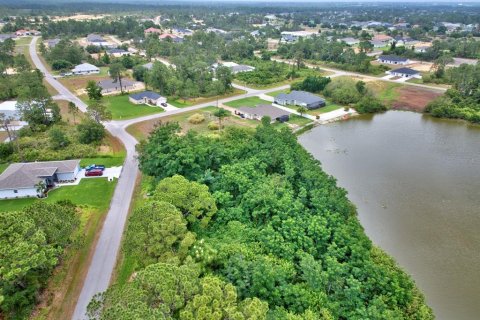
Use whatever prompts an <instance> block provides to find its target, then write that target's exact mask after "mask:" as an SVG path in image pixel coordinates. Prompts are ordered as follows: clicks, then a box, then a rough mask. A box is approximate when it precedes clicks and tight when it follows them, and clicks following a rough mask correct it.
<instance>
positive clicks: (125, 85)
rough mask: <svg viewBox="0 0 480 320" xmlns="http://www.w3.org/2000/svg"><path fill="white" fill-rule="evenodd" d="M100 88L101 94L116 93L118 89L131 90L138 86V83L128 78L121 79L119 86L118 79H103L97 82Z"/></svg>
mask: <svg viewBox="0 0 480 320" xmlns="http://www.w3.org/2000/svg"><path fill="white" fill-rule="evenodd" d="M97 84H98V85H99V86H100V87H101V88H102V94H109V93H118V92H120V91H122V90H123V91H127V92H129V91H132V90H135V89H137V88H138V84H137V83H136V82H135V81H132V80H129V79H125V78H124V79H122V86H121V87H120V81H115V80H113V79H105V80H101V81H99V82H97Z"/></svg>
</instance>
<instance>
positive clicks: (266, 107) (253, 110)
mask: <svg viewBox="0 0 480 320" xmlns="http://www.w3.org/2000/svg"><path fill="white" fill-rule="evenodd" d="M237 110H238V111H240V112H242V113H247V114H255V115H257V116H259V117H265V116H267V117H270V118H271V119H276V118H278V117H281V116H284V115H289V114H290V112H288V111H285V110H282V109H280V108H276V107H274V106H272V105H270V104H259V105H257V106H256V107H240V108H237Z"/></svg>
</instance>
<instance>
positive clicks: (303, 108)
mask: <svg viewBox="0 0 480 320" xmlns="http://www.w3.org/2000/svg"><path fill="white" fill-rule="evenodd" d="M307 111H308V109H307V108H305V107H303V106H300V107H298V108H297V112H298V113H300V116H301V117H303V115H304V114H305V113H306V112H307Z"/></svg>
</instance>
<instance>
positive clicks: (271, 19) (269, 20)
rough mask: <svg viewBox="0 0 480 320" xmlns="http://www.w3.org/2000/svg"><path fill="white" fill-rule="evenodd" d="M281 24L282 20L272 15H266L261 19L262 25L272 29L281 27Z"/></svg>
mask: <svg viewBox="0 0 480 320" xmlns="http://www.w3.org/2000/svg"><path fill="white" fill-rule="evenodd" d="M283 22H284V20H283V19H282V18H279V17H277V16H276V15H274V14H267V15H266V16H264V17H263V23H264V24H268V25H271V26H274V27H276V26H281V25H282V24H283Z"/></svg>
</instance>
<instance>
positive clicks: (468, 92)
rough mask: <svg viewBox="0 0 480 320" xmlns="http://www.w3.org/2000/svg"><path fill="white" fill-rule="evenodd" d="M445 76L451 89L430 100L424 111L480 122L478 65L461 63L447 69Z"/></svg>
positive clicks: (444, 116)
mask: <svg viewBox="0 0 480 320" xmlns="http://www.w3.org/2000/svg"><path fill="white" fill-rule="evenodd" d="M446 76H447V77H449V79H450V81H451V83H452V87H453V88H452V89H449V90H447V92H446V93H445V95H443V96H441V97H438V98H437V99H435V100H434V101H432V102H431V103H430V104H429V105H428V106H427V108H426V109H425V112H428V113H430V114H432V115H433V116H435V117H442V118H452V119H464V120H467V121H470V122H474V123H480V103H479V99H478V98H479V96H480V91H479V86H480V65H479V64H477V65H474V66H472V65H467V64H463V65H461V66H460V67H458V68H452V69H447V71H446Z"/></svg>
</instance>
